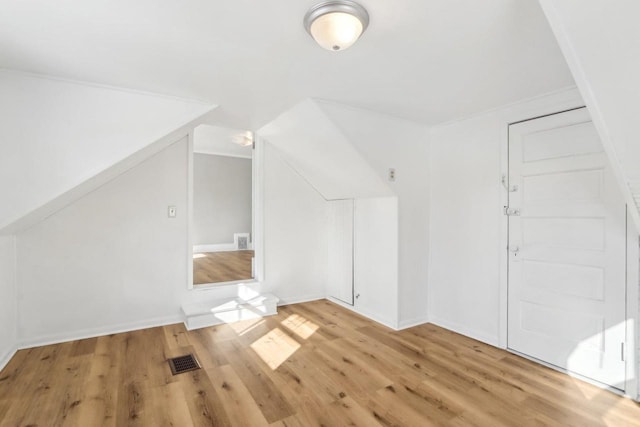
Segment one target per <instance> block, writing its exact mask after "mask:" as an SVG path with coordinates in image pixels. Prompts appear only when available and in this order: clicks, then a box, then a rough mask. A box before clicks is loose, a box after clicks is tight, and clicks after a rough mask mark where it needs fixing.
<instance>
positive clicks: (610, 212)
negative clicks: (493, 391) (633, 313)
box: [505, 108, 627, 390]
mask: <svg viewBox="0 0 640 427" xmlns="http://www.w3.org/2000/svg"><path fill="white" fill-rule="evenodd" d="M508 145H509V147H508V149H509V174H508V182H506V185H507V188H508V190H509V199H508V207H507V211H506V212H505V213H507V214H508V255H507V256H508V322H507V325H508V327H507V329H508V332H507V346H508V348H509V349H511V350H513V351H516V352H519V353H522V354H524V355H526V356H529V357H532V358H535V359H538V360H540V361H543V362H545V363H548V364H551V365H553V366H556V367H559V368H562V369H565V370H567V371H569V372H573V373H576V374H579V375H582V376H584V377H587V378H590V379H592V380H595V381H598V382H600V383H603V384H605V385H607V386H610V387H613V388H617V389H620V390H624V388H625V378H626V377H625V361H624V355H625V344H626V342H625V341H626V338H625V336H626V318H627V316H626V300H625V296H626V277H625V275H626V205H625V202H624V198H623V196H622V194H621V192H620V190H619V188H618V185H617V182H616V180H615V178H614V176H613V173H612V170H611V167H610V163H609V160H608V158H607V156H606V154H605V153H604V152H603V148H602V144H601V142H600V139H599V135H598V133H597V131H596V129H595V127H594V125H593V123H592V121H591V119H590V116H589V113H588V111H587V109H586V108H580V109H576V110H571V111H567V112H562V113H558V114H553V115H549V116H545V117H541V118H536V119H532V120H527V121H524V122H520V123H517V124H513V125H511V126H510V127H509V142H508Z"/></svg>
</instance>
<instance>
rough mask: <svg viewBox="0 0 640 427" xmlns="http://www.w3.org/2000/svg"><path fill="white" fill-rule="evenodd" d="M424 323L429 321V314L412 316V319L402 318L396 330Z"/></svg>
mask: <svg viewBox="0 0 640 427" xmlns="http://www.w3.org/2000/svg"><path fill="white" fill-rule="evenodd" d="M425 323H429V316H419V317H414V318H413V319H407V320H402V321H400V323H399V324H398V330H399V331H401V330H403V329H408V328H412V327H414V326H418V325H423V324H425Z"/></svg>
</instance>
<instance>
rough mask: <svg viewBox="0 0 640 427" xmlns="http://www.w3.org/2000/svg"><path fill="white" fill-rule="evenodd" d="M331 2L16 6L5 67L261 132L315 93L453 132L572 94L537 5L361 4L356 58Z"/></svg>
mask: <svg viewBox="0 0 640 427" xmlns="http://www.w3.org/2000/svg"><path fill="white" fill-rule="evenodd" d="M318 1H319V0H278V1H256V0H216V1H212V0H184V1H157V0H135V1H131V0H92V1H86V0H60V1H51V0H30V1H24V0H3V1H2V2H0V67H5V68H12V69H18V70H25V71H29V72H35V73H42V74H47V75H53V76H60V77H64V78H71V79H78V80H82V81H89V82H96V83H102V84H109V85H114V86H119V87H126V88H133V89H140V90H145V91H151V92H157V93H163V94H169V95H176V96H181V97H187V98H194V99H201V100H205V101H207V102H210V103H213V104H217V105H220V106H221V108H220V112H221V114H222V113H224V116H225V120H226V121H227V123H226V125H227V126H231V127H236V128H241V129H258V128H260V127H261V126H263V125H264V124H266V123H268V122H269V121H270V120H272V119H274V118H275V117H276V116H277V115H278V114H280V113H281V112H283V111H286V110H287V109H289V108H290V107H291V106H293V105H295V104H296V103H298V102H300V101H302V100H303V99H306V98H308V97H313V98H322V99H328V100H332V101H336V102H340V103H343V104H347V105H352V106H355V107H361V108H365V109H368V110H373V111H379V112H383V113H387V114H390V115H393V116H398V117H404V118H407V119H411V120H414V121H417V122H420V123H423V124H435V123H441V122H444V121H447V120H451V119H454V118H459V117H462V116H466V115H468V114H471V113H475V112H478V111H483V110H487V109H490V108H492V107H497V106H501V105H504V104H507V103H509V102H512V101H516V100H520V99H523V98H527V97H532V96H537V95H540V94H542V93H546V92H550V91H554V90H557V89H560V88H563V87H567V86H570V85H573V80H572V77H571V75H570V73H569V70H568V69H567V66H566V64H565V61H564V59H563V57H562V54H561V52H560V50H559V49H558V46H557V44H556V41H555V39H554V37H553V35H552V33H551V31H550V30H549V26H548V24H547V21H546V20H545V18H544V15H543V14H542V11H541V9H540V6H539V4H538V2H537V0H488V1H478V0H404V1H402V2H397V1H389V0H360V2H361V3H362V4H363V5H364V6H365V7H366V8H367V9H368V11H369V13H370V15H371V24H370V26H369V28H368V30H367V31H366V33H365V34H364V35H363V37H362V39H361V40H360V41H359V42H358V43H357V44H356V45H355V46H354V47H352V48H351V49H349V50H347V51H344V52H339V53H335V52H328V51H325V50H323V49H321V48H320V47H318V46H317V45H316V44H315V43H314V42H313V41H312V40H311V38H310V37H309V36H308V34H306V32H305V30H304V28H303V26H302V18H303V16H304V14H305V12H306V11H307V10H308V9H309V7H311V6H312V5H313V4H315V3H317V2H318Z"/></svg>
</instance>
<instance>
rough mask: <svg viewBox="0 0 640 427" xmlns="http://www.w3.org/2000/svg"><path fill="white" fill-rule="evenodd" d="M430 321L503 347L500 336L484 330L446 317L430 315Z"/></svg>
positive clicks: (486, 342)
mask: <svg viewBox="0 0 640 427" xmlns="http://www.w3.org/2000/svg"><path fill="white" fill-rule="evenodd" d="M429 323H433V324H434V325H436V326H440V327H442V328H445V329H448V330H450V331H453V332H456V333H458V334H460V335H464V336H466V337H469V338H473V339H474V340H478V341H481V342H483V343H485V344H489V345H492V346H494V347H498V348H501V347H500V342H499V339H498V336H492V335H489V334H486V333H484V332H480V331H477V330H474V329H472V328H469V327H466V326H464V325H460V324H459V323H456V322H451V321H449V320H444V319H440V318H437V317H433V316H429Z"/></svg>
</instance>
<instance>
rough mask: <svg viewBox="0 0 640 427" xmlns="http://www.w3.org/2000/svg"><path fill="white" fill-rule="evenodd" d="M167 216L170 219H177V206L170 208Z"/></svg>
mask: <svg viewBox="0 0 640 427" xmlns="http://www.w3.org/2000/svg"><path fill="white" fill-rule="evenodd" d="M167 214H168V215H169V218H175V217H176V207H175V206H169V209H168V210H167Z"/></svg>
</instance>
